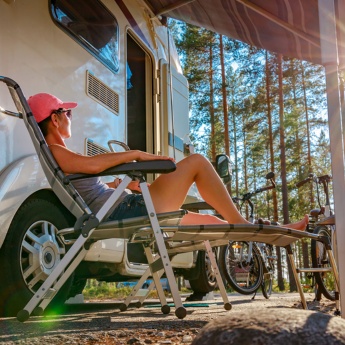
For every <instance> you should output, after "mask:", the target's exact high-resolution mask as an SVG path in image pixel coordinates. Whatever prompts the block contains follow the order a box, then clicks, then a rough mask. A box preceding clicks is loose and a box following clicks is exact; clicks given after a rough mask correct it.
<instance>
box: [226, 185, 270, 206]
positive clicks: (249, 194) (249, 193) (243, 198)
mask: <svg viewBox="0 0 345 345" xmlns="http://www.w3.org/2000/svg"><path fill="white" fill-rule="evenodd" d="M274 188H275V185H271V186H267V187H261V188H257V189H255V191H253V192H248V193H245V194H243V196H242V198H240V197H238V196H236V197H233V198H232V200H233V201H234V202H235V203H236V202H239V201H248V200H250V198H251V197H252V196H253V195H255V194H259V193H262V192H265V191H266V190H270V189H274Z"/></svg>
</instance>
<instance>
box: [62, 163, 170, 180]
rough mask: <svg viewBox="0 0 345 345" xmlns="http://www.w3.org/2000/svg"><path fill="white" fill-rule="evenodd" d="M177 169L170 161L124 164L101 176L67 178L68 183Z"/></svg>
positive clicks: (102, 173)
mask: <svg viewBox="0 0 345 345" xmlns="http://www.w3.org/2000/svg"><path fill="white" fill-rule="evenodd" d="M175 169H176V164H175V163H174V162H172V161H170V160H155V161H140V162H130V163H124V164H120V165H117V166H114V167H112V168H109V169H106V170H104V171H102V172H100V173H99V174H72V175H68V176H66V178H65V179H66V182H67V183H68V182H69V181H73V180H78V179H82V178H88V177H95V176H110V175H122V174H130V173H132V174H134V173H138V172H140V173H143V174H148V173H158V174H167V173H170V172H172V171H174V170H175Z"/></svg>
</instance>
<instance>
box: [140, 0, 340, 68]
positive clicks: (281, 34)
mask: <svg viewBox="0 0 345 345" xmlns="http://www.w3.org/2000/svg"><path fill="white" fill-rule="evenodd" d="M146 2H147V3H148V5H149V6H150V7H151V9H152V10H153V12H154V13H155V14H158V15H159V14H161V15H164V16H167V17H171V18H175V19H178V20H181V21H184V22H186V23H189V24H194V25H197V26H200V27H204V28H206V29H209V30H212V31H215V32H218V33H221V34H224V35H226V36H229V37H231V38H234V39H238V40H240V41H243V42H246V43H248V44H251V45H254V46H256V47H260V48H264V49H266V50H269V51H272V52H277V53H281V54H283V55H285V56H289V57H294V58H298V59H301V60H307V61H310V62H313V63H316V64H321V49H320V34H319V15H322V14H319V12H318V0H194V1H193V0H146ZM335 2H336V7H337V13H336V14H337V17H338V46H339V50H340V53H341V54H342V57H341V60H342V63H343V66H345V8H344V2H345V1H344V0H336V1H335ZM339 8H342V9H343V11H341V10H339ZM341 17H343V18H341ZM341 22H342V23H344V24H343V25H340V24H339V23H341Z"/></svg>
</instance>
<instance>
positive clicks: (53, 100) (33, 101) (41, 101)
mask: <svg viewBox="0 0 345 345" xmlns="http://www.w3.org/2000/svg"><path fill="white" fill-rule="evenodd" d="M28 104H29V106H30V108H31V110H32V113H33V115H34V117H35V119H36V121H37V123H39V122H41V121H43V120H45V119H46V118H47V117H49V116H50V115H51V114H52V112H53V111H54V110H58V109H59V108H65V109H71V108H75V107H76V106H77V105H78V103H76V102H62V101H61V99H58V98H57V97H55V96H53V95H51V94H49V93H38V94H36V95H34V96H31V97H29V98H28Z"/></svg>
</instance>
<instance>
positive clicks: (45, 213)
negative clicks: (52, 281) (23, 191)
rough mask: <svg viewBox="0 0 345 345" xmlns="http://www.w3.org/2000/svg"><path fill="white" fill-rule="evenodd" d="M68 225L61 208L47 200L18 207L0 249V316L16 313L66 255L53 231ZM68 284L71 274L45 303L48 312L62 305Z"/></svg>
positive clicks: (31, 201)
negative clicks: (47, 304)
mask: <svg viewBox="0 0 345 345" xmlns="http://www.w3.org/2000/svg"><path fill="white" fill-rule="evenodd" d="M69 225H70V224H69V222H68V218H67V217H66V215H64V213H63V211H62V210H61V208H59V207H58V206H57V205H55V204H54V203H52V202H50V201H47V200H44V199H32V200H29V201H27V202H25V203H24V204H23V205H22V206H21V207H20V208H19V210H18V212H17V213H16V215H15V217H14V218H13V221H12V223H11V226H10V228H9V230H8V233H7V236H6V239H5V242H4V243H3V246H2V248H1V251H0V262H1V271H2V278H1V281H0V315H1V316H14V315H16V314H17V312H18V311H19V310H21V309H22V308H23V307H24V306H25V305H26V303H27V302H28V301H29V300H30V299H31V297H32V296H33V294H34V293H35V291H37V290H38V288H39V287H40V286H41V285H42V283H43V282H44V281H45V279H46V278H47V277H48V276H49V274H50V273H51V272H52V271H53V269H54V267H55V266H56V265H57V264H58V263H59V262H60V260H61V258H62V257H63V256H64V255H65V254H66V248H65V245H64V244H63V243H62V242H61V240H60V239H59V238H58V237H57V236H56V233H57V230H58V229H63V228H67V227H68V226H69ZM71 283H72V277H71V278H70V279H68V280H67V282H66V283H65V285H64V286H63V287H62V289H60V291H59V292H58V294H57V295H56V296H55V297H54V299H53V301H52V302H51V303H50V305H49V306H48V307H49V310H50V311H53V312H58V311H59V309H61V308H62V306H63V304H64V302H65V300H66V297H67V294H68V291H69V288H70V286H71Z"/></svg>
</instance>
